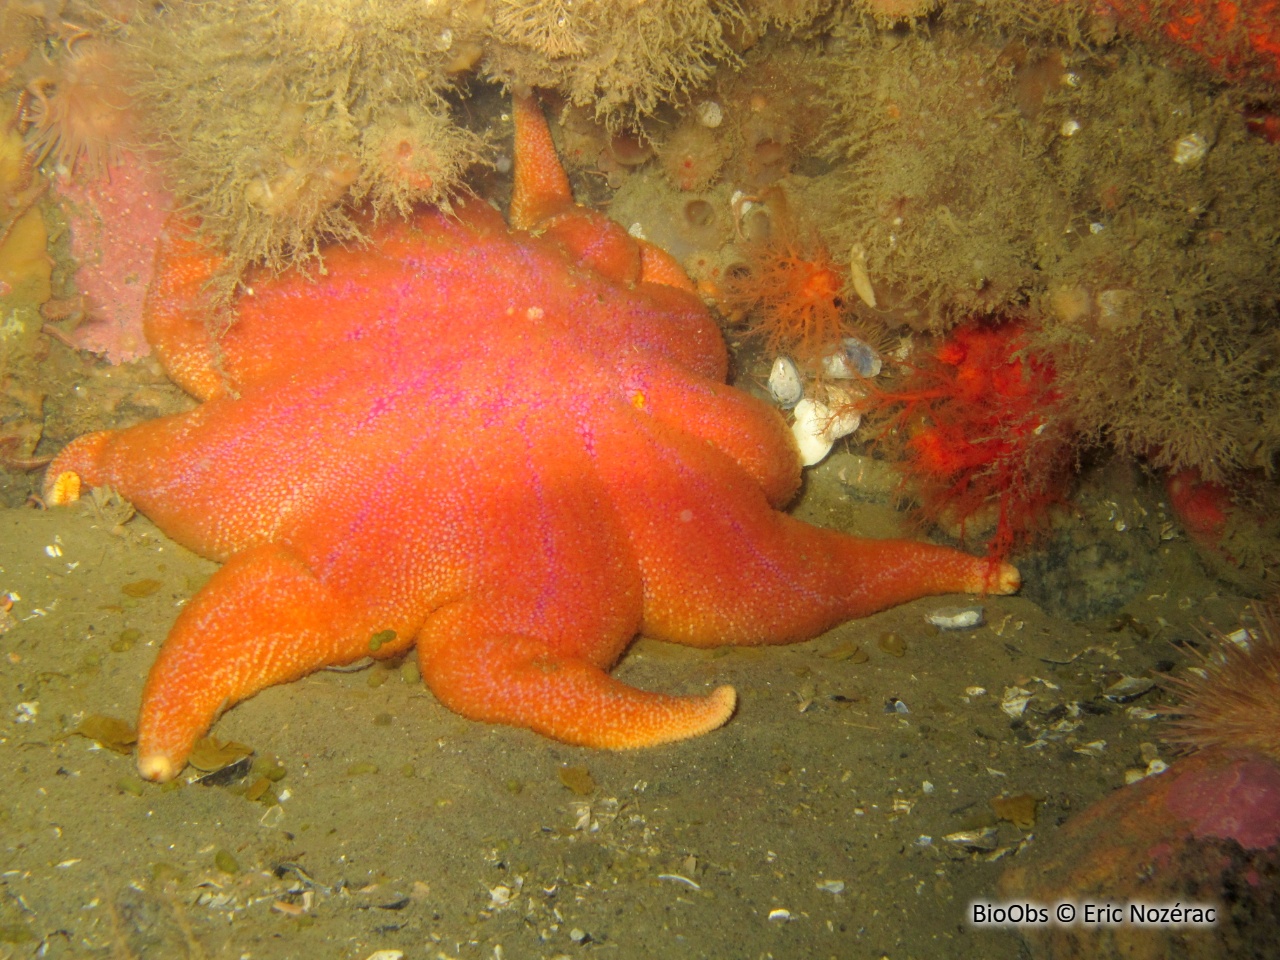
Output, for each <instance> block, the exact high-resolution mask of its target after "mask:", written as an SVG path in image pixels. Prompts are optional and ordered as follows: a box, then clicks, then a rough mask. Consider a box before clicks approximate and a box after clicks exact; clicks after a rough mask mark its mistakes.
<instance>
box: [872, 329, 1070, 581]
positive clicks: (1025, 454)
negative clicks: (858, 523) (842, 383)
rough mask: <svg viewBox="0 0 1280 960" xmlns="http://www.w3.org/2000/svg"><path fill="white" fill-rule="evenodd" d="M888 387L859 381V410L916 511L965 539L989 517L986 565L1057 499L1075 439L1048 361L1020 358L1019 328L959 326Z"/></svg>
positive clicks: (1025, 534) (1020, 539) (1023, 350)
mask: <svg viewBox="0 0 1280 960" xmlns="http://www.w3.org/2000/svg"><path fill="white" fill-rule="evenodd" d="M906 367H907V372H906V374H905V376H904V377H903V378H902V379H901V380H900V381H899V382H898V383H897V384H896V385H895V386H893V387H891V388H885V387H882V386H877V385H876V384H874V383H872V382H869V386H870V389H869V391H868V394H867V396H866V397H865V398H864V399H863V400H862V401H860V404H861V406H862V408H863V409H864V410H868V411H869V412H873V413H878V414H880V415H881V416H882V417H885V418H887V420H886V422H887V426H886V428H885V429H884V431H883V432H882V434H881V437H882V439H885V438H888V437H890V436H893V437H894V438H896V439H897V440H898V441H899V442H901V443H902V445H903V455H904V461H905V462H904V468H905V471H906V474H907V477H908V479H909V481H910V482H911V484H912V486H913V488H914V493H915V496H916V497H917V499H918V501H919V503H920V508H921V510H922V512H923V513H924V515H925V516H926V517H927V518H929V519H931V520H933V521H935V522H941V523H944V524H946V525H947V526H949V527H951V528H953V529H958V530H959V532H960V534H961V535H962V536H963V535H964V534H965V533H969V534H970V535H972V533H973V529H972V528H973V527H979V528H981V527H984V526H987V525H988V524H989V523H990V522H991V520H992V518H993V517H994V532H993V533H992V534H991V538H990V540H989V541H988V552H989V554H990V556H991V557H992V558H993V559H1002V558H1004V557H1006V556H1007V555H1008V554H1009V553H1010V552H1011V551H1012V550H1013V549H1014V548H1015V547H1017V546H1019V545H1020V544H1022V543H1024V542H1025V541H1026V540H1027V539H1028V538H1029V537H1030V535H1031V534H1032V533H1033V532H1034V531H1035V530H1036V528H1037V527H1038V526H1039V524H1040V523H1041V521H1042V520H1043V519H1044V517H1045V514H1046V511H1047V510H1048V508H1049V507H1050V506H1052V505H1053V504H1055V503H1059V502H1061V501H1062V500H1063V499H1064V497H1065V496H1066V494H1067V492H1068V488H1069V484H1070V478H1071V470H1072V467H1073V465H1074V449H1075V443H1076V438H1075V435H1074V432H1073V431H1072V429H1071V428H1070V425H1069V424H1068V423H1067V421H1066V419H1065V418H1064V417H1063V416H1062V413H1061V410H1062V403H1061V395H1060V392H1059V390H1058V389H1057V388H1056V387H1055V385H1054V368H1053V363H1052V362H1051V360H1050V359H1048V358H1046V357H1038V356H1034V355H1032V354H1030V353H1029V352H1028V350H1027V347H1026V336H1025V328H1024V326H1023V324H1022V323H1019V322H1006V323H1002V324H988V323H978V322H972V321H971V322H969V323H967V324H964V325H962V326H960V327H957V328H956V329H954V330H953V331H952V332H951V333H950V334H948V336H947V337H946V339H945V340H943V341H942V343H941V344H940V345H939V346H938V347H937V348H936V349H935V350H933V351H932V352H931V353H926V354H924V355H922V356H918V357H916V358H914V359H912V360H911V361H910V362H909V363H908V364H907V365H906Z"/></svg>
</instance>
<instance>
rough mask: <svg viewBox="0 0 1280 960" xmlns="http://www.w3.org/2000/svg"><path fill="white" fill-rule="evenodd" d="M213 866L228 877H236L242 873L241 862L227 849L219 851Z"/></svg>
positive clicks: (214, 858) (215, 855) (214, 857)
mask: <svg viewBox="0 0 1280 960" xmlns="http://www.w3.org/2000/svg"><path fill="white" fill-rule="evenodd" d="M213 865H214V866H215V867H217V868H218V869H219V870H220V871H221V872H223V873H225V874H227V875H228V876H232V877H234V876H235V875H236V874H237V873H239V872H240V864H239V862H238V861H237V860H236V858H235V857H234V856H232V855H231V851H229V850H226V849H219V850H218V852H217V853H215V854H214V855H213Z"/></svg>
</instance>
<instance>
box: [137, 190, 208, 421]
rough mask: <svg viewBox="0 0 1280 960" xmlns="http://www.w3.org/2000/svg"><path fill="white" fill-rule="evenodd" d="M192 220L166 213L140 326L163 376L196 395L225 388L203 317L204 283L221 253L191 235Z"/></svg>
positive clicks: (204, 304) (205, 304) (204, 313)
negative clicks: (162, 368)
mask: <svg viewBox="0 0 1280 960" xmlns="http://www.w3.org/2000/svg"><path fill="white" fill-rule="evenodd" d="M194 234H195V228H194V227H193V225H192V224H191V223H190V222H188V221H186V220H184V219H182V218H181V217H179V216H176V215H175V216H173V217H170V218H169V222H168V223H167V224H166V225H165V230H164V236H163V237H162V238H161V241H160V246H159V248H158V250H157V252H156V263H157V270H156V278H155V280H153V281H152V283H151V287H150V289H149V290H148V291H147V302H146V311H145V313H144V316H143V327H144V330H145V333H146V336H147V342H148V343H150V344H151V346H152V348H153V349H154V350H155V352H156V356H157V358H159V360H160V365H161V366H162V367H164V372H165V373H167V374H168V375H169V379H170V380H172V381H173V382H174V383H176V384H177V385H178V386H180V387H181V388H182V389H183V390H185V391H187V393H189V394H191V395H192V396H193V397H196V398H197V399H199V400H209V399H211V398H212V397H216V396H221V395H222V394H224V393H226V381H225V380H224V378H223V376H222V373H221V372H220V371H219V369H218V365H217V357H216V356H215V354H214V346H213V340H212V338H211V337H210V335H209V327H208V326H207V325H206V324H205V321H204V318H205V316H206V314H207V312H208V307H207V304H208V302H209V293H208V287H209V283H210V281H212V280H213V278H214V277H215V276H216V275H217V272H218V270H219V269H220V268H221V265H222V258H221V257H220V256H218V255H216V254H214V253H212V252H211V251H210V250H209V248H208V247H206V246H205V245H203V244H202V243H200V242H199V240H197V239H196V238H195V235H194Z"/></svg>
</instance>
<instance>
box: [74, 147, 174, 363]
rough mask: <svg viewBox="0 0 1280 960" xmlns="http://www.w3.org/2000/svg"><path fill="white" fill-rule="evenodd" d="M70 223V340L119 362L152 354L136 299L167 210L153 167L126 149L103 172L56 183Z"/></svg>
mask: <svg viewBox="0 0 1280 960" xmlns="http://www.w3.org/2000/svg"><path fill="white" fill-rule="evenodd" d="M57 192H58V195H59V196H60V197H61V198H62V205H63V209H64V210H65V211H66V214H67V219H68V222H69V224H70V227H71V253H72V256H74V257H75V259H76V261H77V263H78V264H79V266H78V268H77V269H76V274H75V281H76V286H77V287H78V288H79V290H80V294H81V296H82V297H83V298H84V314H85V316H84V320H83V322H82V323H81V324H80V326H78V327H77V328H76V329H75V330H74V331H73V332H72V333H71V339H72V341H74V342H75V344H76V345H77V346H79V347H80V348H81V349H84V350H90V351H92V352H93V353H98V354H101V355H103V356H104V357H106V358H107V360H109V361H110V362H111V363H125V362H127V361H130V360H137V359H138V358H140V357H145V356H147V354H149V353H150V352H151V347H150V345H149V344H148V343H147V340H146V337H144V336H143V333H142V303H143V300H144V298H145V297H146V293H147V287H148V286H149V285H150V283H151V275H152V270H153V267H154V260H155V250H156V244H157V242H158V241H159V238H160V232H161V230H162V228H163V227H164V222H165V219H166V218H167V217H168V215H169V212H170V210H171V209H172V208H173V195H172V193H170V192H169V190H168V189H167V188H166V187H165V185H164V181H163V180H162V178H161V176H160V173H159V168H158V167H157V166H156V165H155V164H154V163H153V162H150V161H148V160H147V159H145V158H144V157H143V156H141V155H139V154H134V153H129V152H125V153H124V155H123V156H122V158H121V162H120V163H119V164H116V165H113V166H112V167H111V168H110V170H109V171H108V172H107V173H106V174H105V175H103V176H101V177H98V178H94V179H91V180H90V179H80V178H79V177H78V176H77V177H73V178H71V179H68V180H63V181H60V182H59V183H58V184H57Z"/></svg>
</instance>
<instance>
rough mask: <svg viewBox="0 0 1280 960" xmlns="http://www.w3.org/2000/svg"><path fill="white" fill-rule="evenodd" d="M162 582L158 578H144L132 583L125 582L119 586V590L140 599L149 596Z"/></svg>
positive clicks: (161, 585)
mask: <svg viewBox="0 0 1280 960" xmlns="http://www.w3.org/2000/svg"><path fill="white" fill-rule="evenodd" d="M163 586H164V584H163V583H162V582H161V581H159V580H154V579H146V580H135V581H133V582H132V583H126V584H125V585H124V586H122V587H121V588H120V592H121V593H123V594H124V595H125V596H126V597H133V598H134V599H135V600H141V599H142V598H143V597H149V596H151V595H152V594H153V593H155V592H156V591H157V590H159V589H160V588H161V587H163Z"/></svg>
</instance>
